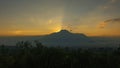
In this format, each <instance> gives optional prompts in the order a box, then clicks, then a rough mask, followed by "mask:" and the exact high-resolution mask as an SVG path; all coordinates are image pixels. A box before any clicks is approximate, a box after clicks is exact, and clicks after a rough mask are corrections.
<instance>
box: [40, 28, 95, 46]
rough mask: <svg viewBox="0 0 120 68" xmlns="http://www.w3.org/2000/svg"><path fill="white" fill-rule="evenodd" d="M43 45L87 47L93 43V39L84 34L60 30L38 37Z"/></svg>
mask: <svg viewBox="0 0 120 68" xmlns="http://www.w3.org/2000/svg"><path fill="white" fill-rule="evenodd" d="M39 40H40V41H41V42H42V43H43V44H44V45H48V46H65V47H66V46H67V47H69V46H70V47H76V46H77V47H78V46H80V47H81V46H82V47H86V46H87V47H88V46H90V45H93V43H94V41H93V40H92V39H90V38H89V37H87V36H86V35H84V34H76V33H71V32H69V31H67V30H61V31H60V32H57V33H52V34H50V35H47V36H44V37H42V38H41V39H39Z"/></svg>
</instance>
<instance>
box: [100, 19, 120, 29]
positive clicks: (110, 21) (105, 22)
mask: <svg viewBox="0 0 120 68" xmlns="http://www.w3.org/2000/svg"><path fill="white" fill-rule="evenodd" d="M111 23H120V18H115V19H109V20H106V21H104V22H101V23H100V24H99V28H105V27H106V26H107V25H108V24H111Z"/></svg>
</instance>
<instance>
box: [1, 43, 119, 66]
mask: <svg viewBox="0 0 120 68" xmlns="http://www.w3.org/2000/svg"><path fill="white" fill-rule="evenodd" d="M33 45H34V46H33ZM0 68H120V48H118V49H117V50H114V51H112V52H95V51H89V50H83V49H80V48H78V49H70V48H68V47H66V48H60V47H45V46H43V45H42V44H41V43H40V42H39V41H35V42H34V44H33V43H31V42H29V41H21V42H18V43H17V44H16V46H13V47H12V46H11V47H8V46H5V45H1V46H0Z"/></svg>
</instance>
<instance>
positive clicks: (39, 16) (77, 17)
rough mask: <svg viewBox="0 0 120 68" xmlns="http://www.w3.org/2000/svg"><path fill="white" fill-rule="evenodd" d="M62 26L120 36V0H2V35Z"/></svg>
mask: <svg viewBox="0 0 120 68" xmlns="http://www.w3.org/2000/svg"><path fill="white" fill-rule="evenodd" d="M61 29H67V30H71V31H72V32H74V33H84V34H86V35H88V36H120V0H0V36H8V35H9V36H16V35H45V34H50V33H53V32H58V31H60V30H61Z"/></svg>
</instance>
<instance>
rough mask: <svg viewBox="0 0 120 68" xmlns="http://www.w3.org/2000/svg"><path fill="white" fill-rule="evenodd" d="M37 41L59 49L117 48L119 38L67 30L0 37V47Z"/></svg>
mask: <svg viewBox="0 0 120 68" xmlns="http://www.w3.org/2000/svg"><path fill="white" fill-rule="evenodd" d="M34 40H39V41H40V42H41V43H42V44H43V45H45V46H60V47H118V44H119V42H120V38H118V39H116V38H104V37H103V38H99V37H95V38H94V37H87V36H86V35H85V34H82V33H71V32H69V31H67V30H61V31H60V32H56V33H52V34H49V35H45V36H24V37H0V45H1V44H5V45H7V46H14V45H16V43H17V42H19V41H34Z"/></svg>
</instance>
